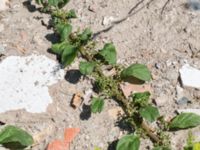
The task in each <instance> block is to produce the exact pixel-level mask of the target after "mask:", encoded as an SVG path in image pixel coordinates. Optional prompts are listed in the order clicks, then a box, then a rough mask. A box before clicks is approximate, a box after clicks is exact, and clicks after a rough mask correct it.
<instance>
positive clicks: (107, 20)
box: [102, 16, 115, 26]
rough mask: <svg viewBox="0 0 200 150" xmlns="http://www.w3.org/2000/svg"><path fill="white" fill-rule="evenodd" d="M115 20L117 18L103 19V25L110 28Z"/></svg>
mask: <svg viewBox="0 0 200 150" xmlns="http://www.w3.org/2000/svg"><path fill="white" fill-rule="evenodd" d="M114 20H115V18H114V17H112V16H105V17H103V22H102V24H103V25H104V26H108V25H111V24H112V22H113V21H114Z"/></svg>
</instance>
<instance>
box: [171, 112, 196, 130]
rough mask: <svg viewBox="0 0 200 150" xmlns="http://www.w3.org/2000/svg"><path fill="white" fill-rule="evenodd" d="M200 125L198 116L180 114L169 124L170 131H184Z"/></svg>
mask: <svg viewBox="0 0 200 150" xmlns="http://www.w3.org/2000/svg"><path fill="white" fill-rule="evenodd" d="M198 125H200V116H199V115H197V114H194V113H181V114H180V115H177V116H176V117H175V118H174V119H173V120H172V122H171V123H170V124H169V128H170V129H186V128H192V127H196V126H198Z"/></svg>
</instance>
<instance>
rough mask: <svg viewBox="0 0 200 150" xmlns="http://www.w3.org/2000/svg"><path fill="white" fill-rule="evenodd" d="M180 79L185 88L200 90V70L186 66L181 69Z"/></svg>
mask: <svg viewBox="0 0 200 150" xmlns="http://www.w3.org/2000/svg"><path fill="white" fill-rule="evenodd" d="M180 77H181V81H182V84H183V86H184V87H193V88H199V89H200V70H198V69H196V68H194V67H191V66H190V65H189V64H186V65H184V66H183V67H182V68H181V69H180Z"/></svg>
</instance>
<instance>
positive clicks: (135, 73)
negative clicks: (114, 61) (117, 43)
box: [121, 64, 151, 81]
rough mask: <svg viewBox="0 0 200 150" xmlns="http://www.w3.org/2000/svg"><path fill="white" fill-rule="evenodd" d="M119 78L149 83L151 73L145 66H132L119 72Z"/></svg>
mask: <svg viewBox="0 0 200 150" xmlns="http://www.w3.org/2000/svg"><path fill="white" fill-rule="evenodd" d="M121 77H122V78H124V79H126V78H128V77H134V78H137V79H139V80H142V81H150V80H151V73H150V71H149V69H148V68H147V67H146V66H145V65H143V64H133V65H131V66H129V67H128V68H126V69H124V70H123V71H122V72H121Z"/></svg>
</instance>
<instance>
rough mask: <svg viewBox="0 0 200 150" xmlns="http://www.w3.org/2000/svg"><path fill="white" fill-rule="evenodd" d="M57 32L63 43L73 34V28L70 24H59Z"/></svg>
mask: <svg viewBox="0 0 200 150" xmlns="http://www.w3.org/2000/svg"><path fill="white" fill-rule="evenodd" d="M56 31H57V32H58V34H59V35H60V40H61V41H64V40H67V41H68V40H69V35H70V34H71V32H72V26H71V25H70V24H63V23H59V24H57V25H56Z"/></svg>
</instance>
